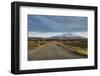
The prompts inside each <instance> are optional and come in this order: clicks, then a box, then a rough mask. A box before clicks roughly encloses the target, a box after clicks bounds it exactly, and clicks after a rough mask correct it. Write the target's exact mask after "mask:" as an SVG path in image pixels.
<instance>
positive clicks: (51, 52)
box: [28, 42, 85, 60]
mask: <svg viewBox="0 0 100 76" xmlns="http://www.w3.org/2000/svg"><path fill="white" fill-rule="evenodd" d="M79 58H85V57H84V56H81V55H79V54H76V53H74V52H72V51H71V50H69V49H65V48H63V47H60V46H58V45H56V44H55V43H53V42H52V43H48V44H45V45H42V46H40V47H38V48H36V49H32V50H29V51H28V60H52V59H79Z"/></svg>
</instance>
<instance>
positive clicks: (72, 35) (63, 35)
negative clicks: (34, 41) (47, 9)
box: [50, 33, 85, 39]
mask: <svg viewBox="0 0 100 76" xmlns="http://www.w3.org/2000/svg"><path fill="white" fill-rule="evenodd" d="M50 38H53V39H58V38H60V39H66V38H71V39H72V38H85V37H82V36H79V35H75V34H72V33H66V34H61V35H56V36H52V37H50Z"/></svg>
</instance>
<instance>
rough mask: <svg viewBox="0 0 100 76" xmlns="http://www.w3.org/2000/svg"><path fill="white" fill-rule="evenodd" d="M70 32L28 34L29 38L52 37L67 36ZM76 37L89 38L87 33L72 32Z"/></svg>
mask: <svg viewBox="0 0 100 76" xmlns="http://www.w3.org/2000/svg"><path fill="white" fill-rule="evenodd" d="M67 33H69V32H60V33H59V32H43V33H41V32H28V37H52V36H56V35H62V34H67ZM72 34H74V35H79V36H82V37H86V38H88V34H87V32H72Z"/></svg>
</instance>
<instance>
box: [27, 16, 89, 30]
mask: <svg viewBox="0 0 100 76" xmlns="http://www.w3.org/2000/svg"><path fill="white" fill-rule="evenodd" d="M87 22H88V18H87V17H78V16H42V15H41V16H39V15H29V16H28V31H33V32H87V24H88V23H87Z"/></svg>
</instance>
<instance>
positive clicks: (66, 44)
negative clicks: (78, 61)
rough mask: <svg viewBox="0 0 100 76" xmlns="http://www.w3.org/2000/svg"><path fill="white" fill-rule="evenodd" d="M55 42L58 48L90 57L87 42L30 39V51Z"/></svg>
mask: <svg viewBox="0 0 100 76" xmlns="http://www.w3.org/2000/svg"><path fill="white" fill-rule="evenodd" d="M52 42H55V43H56V44H57V45H58V46H60V47H63V48H66V49H69V50H72V51H73V52H75V53H77V54H80V55H83V56H86V57H87V56H88V46H87V40H77V39H76V40H67V39H66V40H60V39H59V40H52V39H51V40H50V39H49V40H48V39H37V38H35V39H34V38H30V39H28V50H31V49H36V48H38V47H39V46H42V45H45V44H48V43H52Z"/></svg>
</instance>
